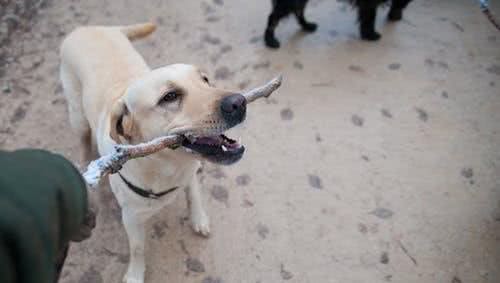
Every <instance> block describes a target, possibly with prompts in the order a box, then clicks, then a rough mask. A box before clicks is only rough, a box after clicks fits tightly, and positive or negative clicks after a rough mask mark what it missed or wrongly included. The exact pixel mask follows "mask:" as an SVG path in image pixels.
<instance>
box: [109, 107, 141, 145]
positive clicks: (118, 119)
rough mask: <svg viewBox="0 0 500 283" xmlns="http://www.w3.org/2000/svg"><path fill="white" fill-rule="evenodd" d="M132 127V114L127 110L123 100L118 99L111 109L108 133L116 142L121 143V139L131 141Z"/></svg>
mask: <svg viewBox="0 0 500 283" xmlns="http://www.w3.org/2000/svg"><path fill="white" fill-rule="evenodd" d="M134 127H135V126H134V120H133V118H132V114H131V113H130V111H129V110H128V108H127V105H126V104H125V102H124V101H123V100H119V101H118V102H117V103H116V104H115V105H114V107H113V110H112V111H111V119H110V132H109V135H110V136H111V138H112V139H113V140H114V141H115V142H117V143H122V140H123V139H125V140H126V141H127V142H131V141H132V133H133V131H134Z"/></svg>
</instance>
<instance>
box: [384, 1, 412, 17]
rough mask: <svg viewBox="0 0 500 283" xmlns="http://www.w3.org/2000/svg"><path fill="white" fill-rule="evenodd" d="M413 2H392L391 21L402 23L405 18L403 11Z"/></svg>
mask: <svg viewBox="0 0 500 283" xmlns="http://www.w3.org/2000/svg"><path fill="white" fill-rule="evenodd" d="M410 1H411V0H392V5H391V9H390V10H389V15H388V17H387V18H388V19H389V21H393V22H395V21H400V20H401V19H402V18H403V9H404V8H406V6H407V5H408V3H410Z"/></svg>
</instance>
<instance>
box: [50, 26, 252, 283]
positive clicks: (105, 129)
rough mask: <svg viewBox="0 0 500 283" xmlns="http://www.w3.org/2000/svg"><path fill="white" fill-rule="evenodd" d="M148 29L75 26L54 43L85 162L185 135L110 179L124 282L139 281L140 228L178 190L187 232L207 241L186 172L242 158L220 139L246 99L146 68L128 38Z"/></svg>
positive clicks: (187, 69) (241, 114)
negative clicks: (203, 163) (126, 258)
mask: <svg viewBox="0 0 500 283" xmlns="http://www.w3.org/2000/svg"><path fill="white" fill-rule="evenodd" d="M154 29H155V26H154V25H153V24H151V23H145V24H138V25H132V26H124V27H101V26H90V27H81V28H78V29H76V30H75V31H73V32H72V33H71V34H69V35H68V36H67V38H66V39H65V40H64V42H63V44H62V46H61V69H60V71H61V81H62V85H63V89H64V95H65V96H66V99H67V102H68V109H69V116H70V121H71V125H72V127H73V128H74V130H75V131H76V133H77V135H78V138H79V139H80V142H81V146H82V148H83V162H85V164H87V163H88V162H89V161H90V160H91V159H94V158H95V157H96V156H95V153H96V152H98V153H99V154H100V155H105V154H108V153H109V152H111V150H112V148H113V145H115V144H117V143H122V144H124V143H126V144H136V143H140V142H144V141H149V140H151V139H153V138H156V137H159V136H164V135H166V134H172V133H180V134H184V135H185V136H186V139H184V141H183V142H182V146H180V148H178V149H176V150H172V149H165V150H163V151H161V152H159V153H156V154H153V155H150V156H148V157H145V158H141V159H135V160H131V161H129V162H127V163H126V164H125V165H124V166H123V169H122V170H121V171H120V172H119V174H115V175H111V176H110V178H109V179H110V185H111V189H112V191H113V193H114V194H115V196H116V198H117V200H118V202H119V204H120V206H121V209H122V218H123V219H122V220H123V224H124V226H125V230H126V231H127V235H128V239H129V247H130V263H129V267H128V270H127V273H126V274H125V277H124V280H123V281H124V282H126V283H138V282H144V271H145V260H144V245H145V243H144V241H145V223H146V221H147V219H148V218H150V217H151V216H153V215H154V214H155V213H156V212H158V210H160V209H161V208H162V207H164V206H165V205H167V204H168V203H170V202H171V201H173V200H174V198H175V197H176V195H178V194H179V192H180V191H181V190H182V189H183V188H186V190H187V196H188V203H189V206H190V214H191V215H190V216H191V223H192V227H193V229H194V231H196V232H197V233H200V234H202V235H204V236H207V235H208V234H209V232H210V230H209V219H208V217H207V214H206V212H205V209H204V208H203V204H202V199H201V195H200V188H199V184H198V181H197V178H196V175H195V173H196V171H197V170H198V168H199V166H200V159H201V158H203V159H208V160H210V161H212V162H216V163H222V164H231V163H234V162H236V161H238V160H239V159H240V158H241V157H242V155H243V152H244V151H245V149H244V147H243V146H242V145H240V144H239V143H238V142H236V141H235V140H232V139H230V138H228V137H226V136H224V135H223V134H222V133H223V132H224V131H225V130H227V129H229V128H231V127H233V126H234V125H236V124H238V123H240V122H242V121H243V120H244V119H245V115H246V100H245V98H244V97H243V96H242V95H241V94H238V93H234V92H230V91H226V90H222V89H218V88H215V87H214V86H213V85H211V84H210V83H209V81H208V79H207V77H206V75H204V74H203V73H202V72H200V70H199V69H198V68H196V67H195V66H192V65H184V64H174V65H168V66H166V67H162V68H158V69H154V70H152V69H150V68H149V67H148V65H147V64H146V63H145V62H144V60H143V58H142V57H141V56H140V55H139V54H138V53H137V52H136V50H135V49H134V47H133V46H132V44H131V42H130V40H133V39H137V38H141V37H144V36H146V35H148V34H150V33H151V32H153V31H154Z"/></svg>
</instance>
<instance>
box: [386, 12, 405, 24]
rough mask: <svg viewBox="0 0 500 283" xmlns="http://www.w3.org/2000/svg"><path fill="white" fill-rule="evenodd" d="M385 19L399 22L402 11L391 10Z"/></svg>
mask: <svg viewBox="0 0 500 283" xmlns="http://www.w3.org/2000/svg"><path fill="white" fill-rule="evenodd" d="M387 18H388V19H389V21H391V22H397V21H401V19H402V18H403V10H400V9H391V10H390V11H389V15H388V16H387Z"/></svg>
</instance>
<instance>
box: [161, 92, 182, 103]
mask: <svg viewBox="0 0 500 283" xmlns="http://www.w3.org/2000/svg"><path fill="white" fill-rule="evenodd" d="M179 97H180V93H179V91H177V90H170V91H168V92H167V93H165V95H163V97H162V98H161V100H160V101H159V102H158V104H163V103H170V102H174V101H176V100H177V99H178V98H179Z"/></svg>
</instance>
